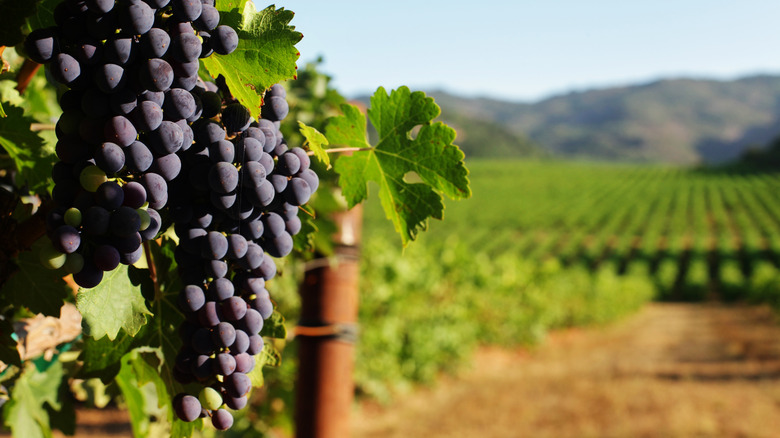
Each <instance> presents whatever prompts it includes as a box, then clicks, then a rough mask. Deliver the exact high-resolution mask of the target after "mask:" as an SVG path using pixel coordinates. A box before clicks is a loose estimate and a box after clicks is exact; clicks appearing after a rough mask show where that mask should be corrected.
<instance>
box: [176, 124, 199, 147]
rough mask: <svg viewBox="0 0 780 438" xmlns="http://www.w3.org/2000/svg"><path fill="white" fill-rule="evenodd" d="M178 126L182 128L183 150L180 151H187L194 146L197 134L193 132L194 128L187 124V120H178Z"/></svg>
mask: <svg viewBox="0 0 780 438" xmlns="http://www.w3.org/2000/svg"><path fill="white" fill-rule="evenodd" d="M176 125H178V126H179V128H181V135H182V140H181V149H179V150H180V151H186V150H188V149H189V148H190V147H191V146H192V142H193V141H194V136H195V134H194V133H193V132H192V128H190V125H189V123H187V121H186V120H178V121H176Z"/></svg>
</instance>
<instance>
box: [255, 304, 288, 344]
mask: <svg viewBox="0 0 780 438" xmlns="http://www.w3.org/2000/svg"><path fill="white" fill-rule="evenodd" d="M260 336H263V337H266V338H277V339H284V338H286V337H287V327H285V326H284V316H282V314H281V313H279V312H277V311H276V310H274V313H272V314H271V316H269V317H268V319H266V320H265V321H263V330H261V331H260Z"/></svg>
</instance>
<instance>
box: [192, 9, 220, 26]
mask: <svg viewBox="0 0 780 438" xmlns="http://www.w3.org/2000/svg"><path fill="white" fill-rule="evenodd" d="M193 25H194V26H195V28H196V29H198V30H201V31H203V30H205V31H209V30H212V29H214V28H216V27H217V26H218V25H219V11H218V10H217V8H215V7H214V6H212V5H206V4H204V5H203V10H202V11H201V12H200V16H199V17H198V19H197V20H194V23H193Z"/></svg>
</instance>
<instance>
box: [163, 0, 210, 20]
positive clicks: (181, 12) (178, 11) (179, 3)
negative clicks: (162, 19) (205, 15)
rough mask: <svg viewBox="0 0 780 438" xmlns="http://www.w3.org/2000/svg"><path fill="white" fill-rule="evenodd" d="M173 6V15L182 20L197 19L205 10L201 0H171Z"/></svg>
mask: <svg viewBox="0 0 780 438" xmlns="http://www.w3.org/2000/svg"><path fill="white" fill-rule="evenodd" d="M171 6H173V16H174V17H175V18H176V19H178V20H180V21H195V20H197V19H198V17H200V14H201V11H202V10H203V4H202V3H201V2H200V0H171Z"/></svg>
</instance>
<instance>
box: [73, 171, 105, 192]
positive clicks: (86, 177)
mask: <svg viewBox="0 0 780 438" xmlns="http://www.w3.org/2000/svg"><path fill="white" fill-rule="evenodd" d="M106 181H108V177H107V176H106V173H105V172H103V171H102V170H100V168H99V167H97V166H87V167H85V168H84V170H82V171H81V175H79V182H80V183H81V187H82V188H84V190H86V191H88V192H93V193H94V192H95V190H97V188H98V187H100V185H101V184H103V183H104V182H106Z"/></svg>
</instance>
